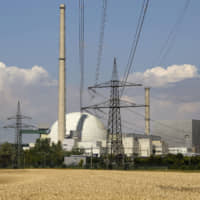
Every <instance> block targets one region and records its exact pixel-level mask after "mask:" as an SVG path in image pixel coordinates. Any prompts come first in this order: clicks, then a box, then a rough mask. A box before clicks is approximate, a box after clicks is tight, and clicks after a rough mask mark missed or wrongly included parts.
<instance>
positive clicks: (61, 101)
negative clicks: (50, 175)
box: [58, 4, 66, 143]
mask: <svg viewBox="0 0 200 200" xmlns="http://www.w3.org/2000/svg"><path fill="white" fill-rule="evenodd" d="M59 53H60V56H59V94H58V140H59V141H60V142H61V143H62V142H63V140H64V136H65V109H66V108H65V107H66V105H65V104H66V102H65V98H66V92H65V91H66V89H65V5H64V4H61V5H60V50H59Z"/></svg>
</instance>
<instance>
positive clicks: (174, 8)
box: [0, 0, 200, 85]
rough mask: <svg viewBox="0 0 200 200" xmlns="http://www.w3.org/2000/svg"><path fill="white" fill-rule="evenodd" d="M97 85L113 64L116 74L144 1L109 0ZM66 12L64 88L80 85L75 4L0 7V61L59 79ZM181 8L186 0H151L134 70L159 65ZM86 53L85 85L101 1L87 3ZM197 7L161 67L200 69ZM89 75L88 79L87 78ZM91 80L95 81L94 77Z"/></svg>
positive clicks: (90, 69) (94, 50)
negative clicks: (61, 11) (62, 7)
mask: <svg viewBox="0 0 200 200" xmlns="http://www.w3.org/2000/svg"><path fill="white" fill-rule="evenodd" d="M108 2H109V3H108V16H107V24H106V30H105V45H104V53H103V62H102V68H101V80H106V79H108V78H109V77H110V73H111V68H112V60H113V57H114V56H116V57H117V59H118V65H119V72H120V73H121V75H122V74H123V70H124V66H125V65H126V63H127V60H128V54H129V49H130V45H131V42H132V40H133V35H134V31H135V27H136V23H137V18H138V14H139V10H140V7H141V3H142V1H136V0H126V1H122V0H109V1H108ZM60 3H66V6H67V10H66V12H67V15H66V20H67V28H66V29H67V58H68V61H67V69H68V74H67V77H68V84H75V85H76V84H78V82H79V65H78V0H77V1H75V0H68V1H67V0H65V1H61V0H60V1H55V0H48V1H47V0H42V1H39V0H35V1H25V0H19V1H11V0H7V1H3V0H1V7H0V24H1V29H0V35H1V37H0V61H2V62H4V63H6V64H7V65H8V66H11V65H15V66H20V67H22V68H31V67H32V66H33V65H40V66H43V67H44V68H45V69H46V70H47V71H48V72H49V73H50V74H51V75H52V76H53V77H55V78H56V79H57V72H58V70H57V68H58V40H59V4H60ZM184 4H185V1H184V0H168V1H160V0H151V1H150V6H149V10H148V13H147V17H146V20H145V24H144V29H143V33H142V36H141V40H140V43H139V47H138V51H137V54H136V59H135V64H134V66H135V70H136V71H144V70H145V69H147V68H150V67H154V66H152V65H157V64H158V63H157V60H158V55H159V51H160V49H161V46H162V44H163V42H164V41H165V40H166V38H167V35H168V33H169V31H170V30H171V28H172V26H173V25H174V23H175V21H176V20H177V18H178V15H179V13H180V11H181V10H182V9H183V6H184ZM85 6H86V8H85V15H86V19H85V24H86V25H85V26H86V28H85V43H86V44H85V45H86V48H85V52H86V70H85V78H86V80H88V81H87V83H90V84H91V83H93V80H94V73H95V67H96V57H97V44H98V38H99V27H100V15H101V1H99V0H86V1H85ZM199 7H200V2H199V1H197V0H192V1H191V3H190V6H189V9H188V11H187V13H186V14H185V17H184V20H183V23H182V24H181V26H180V30H179V31H178V34H177V38H176V40H175V42H174V45H173V48H172V50H171V51H170V54H169V55H168V56H167V57H166V59H165V61H164V62H163V63H162V65H163V66H168V65H171V64H185V63H190V64H195V65H196V66H197V67H199V48H200V47H199V46H200V42H199V41H200V40H199V35H200V28H199V26H198V22H199V21H200V15H199V9H198V8H199ZM88 74H91V75H88ZM92 75H93V76H92Z"/></svg>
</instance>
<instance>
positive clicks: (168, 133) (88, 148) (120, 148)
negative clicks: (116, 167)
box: [18, 1, 200, 162]
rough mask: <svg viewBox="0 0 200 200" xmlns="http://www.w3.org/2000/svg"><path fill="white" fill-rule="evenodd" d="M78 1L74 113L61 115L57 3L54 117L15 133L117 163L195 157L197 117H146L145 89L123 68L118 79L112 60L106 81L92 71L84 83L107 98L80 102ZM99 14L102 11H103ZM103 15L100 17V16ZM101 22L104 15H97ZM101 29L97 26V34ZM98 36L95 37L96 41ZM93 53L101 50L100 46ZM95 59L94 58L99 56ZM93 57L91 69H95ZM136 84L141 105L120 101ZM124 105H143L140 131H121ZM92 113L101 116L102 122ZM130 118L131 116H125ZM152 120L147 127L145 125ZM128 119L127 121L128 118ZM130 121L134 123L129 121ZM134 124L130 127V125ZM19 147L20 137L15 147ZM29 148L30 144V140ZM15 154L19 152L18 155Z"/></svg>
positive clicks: (62, 48) (62, 64) (199, 144)
mask: <svg viewBox="0 0 200 200" xmlns="http://www.w3.org/2000/svg"><path fill="white" fill-rule="evenodd" d="M81 2H82V3H81V4H80V5H79V6H80V7H79V9H80V19H79V20H80V24H79V36H80V37H79V48H80V49H79V50H80V51H79V53H80V67H81V70H80V71H81V87H80V111H79V112H73V113H68V114H67V113H66V101H67V100H68V98H66V44H65V42H66V33H65V28H66V27H65V23H66V20H65V17H66V16H65V11H66V6H65V5H64V4H61V5H60V30H59V32H60V34H59V35H60V41H59V78H58V79H59V81H58V83H59V85H58V120H56V121H55V122H54V123H53V124H52V125H51V127H50V129H49V132H48V131H47V129H42V130H41V129H38V130H34V131H33V130H25V131H22V132H21V133H23V134H25V133H26V132H29V133H36V134H38V133H39V134H40V137H41V138H49V139H50V141H51V144H53V143H58V142H60V143H61V145H62V148H63V149H64V150H65V151H72V150H74V149H82V150H83V152H84V155H85V156H90V155H91V154H92V155H95V156H97V157H99V156H102V155H104V156H105V157H107V158H108V157H109V156H111V159H112V158H113V159H114V158H115V157H118V158H120V159H121V161H120V162H123V157H124V156H129V157H134V156H141V157H148V156H151V155H165V154H168V153H172V154H177V153H182V154H184V155H195V154H199V153H200V137H199V132H200V120H187V121H180V120H177V121H173V120H165V121H161V120H152V119H151V116H150V107H151V102H150V87H148V86H145V87H144V86H143V85H142V84H140V83H131V82H128V81H127V78H128V71H127V73H125V76H124V78H123V79H120V78H119V77H118V70H117V59H116V58H114V61H113V69H112V76H111V79H110V80H108V81H106V82H103V83H99V82H98V81H99V80H98V76H99V74H98V73H99V72H98V70H97V74H96V80H95V84H94V85H92V86H89V87H88V91H90V92H91V93H92V94H93V96H95V95H96V94H97V93H98V92H97V90H101V89H102V88H103V89H105V90H109V92H110V96H109V97H108V98H107V99H106V97H105V98H104V102H101V103H96V104H93V105H87V106H82V105H83V104H82V99H83V97H82V92H83V91H82V90H83V80H84V78H83V73H82V72H83V67H84V33H83V31H84V16H83V15H84V5H83V3H84V2H83V1H81ZM103 16H104V15H103ZM104 17H105V16H104ZM103 21H105V19H103ZM101 33H103V30H102V32H101ZM102 37H103V35H101V40H102ZM99 51H100V52H99V53H100V54H101V53H102V52H101V51H102V49H101V46H100V49H99ZM99 59H100V58H99ZM99 65H100V61H98V64H97V67H99ZM134 87H139V88H140V87H142V88H143V90H144V104H137V103H136V102H131V101H125V100H123V98H122V96H123V92H124V90H125V88H131V89H132V88H134ZM129 108H143V109H144V115H142V116H143V117H144V118H143V122H144V131H143V132H142V133H137V131H134V129H132V130H131V131H129V132H127V131H124V130H123V128H122V127H123V126H122V125H123V123H124V122H123V119H122V116H121V111H122V110H126V109H129ZM98 112H100V113H103V114H104V115H106V120H107V122H106V123H107V124H106V125H105V123H102V121H101V118H99V117H98V114H97V113H98ZM130 120H132V119H130ZM151 122H153V125H151ZM130 123H131V122H130ZM133 124H134V123H133ZM132 126H133V127H134V125H132ZM19 133H20V131H18V135H20V134H21V133H20V134H19ZM20 145H21V139H20V140H19V142H18V147H19V146H20ZM32 146H33V144H32ZM19 155H20V154H19Z"/></svg>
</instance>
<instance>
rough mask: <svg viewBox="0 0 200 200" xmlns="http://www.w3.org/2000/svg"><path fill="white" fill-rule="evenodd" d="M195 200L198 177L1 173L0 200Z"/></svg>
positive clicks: (97, 172)
mask: <svg viewBox="0 0 200 200" xmlns="http://www.w3.org/2000/svg"><path fill="white" fill-rule="evenodd" d="M9 199H12V200H32V199H33V200H46V199H49V200H54V199H55V200H61V199H66V200H78V199H79V200H96V199H98V200H100V199H102V200H111V199H112V200H131V199H133V200H142V199H143V200H165V199H170V200H175V199H177V200H187V199H188V200H189V199H191V200H195V199H198V200H199V199H200V173H183V172H150V171H106V170H105V171H103V170H71V169H28V170H0V200H9Z"/></svg>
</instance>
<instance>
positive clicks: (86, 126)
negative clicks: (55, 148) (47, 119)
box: [48, 112, 106, 143]
mask: <svg viewBox="0 0 200 200" xmlns="http://www.w3.org/2000/svg"><path fill="white" fill-rule="evenodd" d="M77 132H78V133H79V134H80V139H81V141H82V142H96V141H100V140H106V129H105V127H104V125H103V123H102V122H101V121H100V120H99V119H98V118H97V117H95V116H94V115H91V114H88V113H80V112H74V113H69V114H66V135H65V137H66V138H67V137H71V135H72V134H73V133H77ZM48 138H50V139H51V142H54V143H57V142H58V121H56V122H54V124H53V125H52V127H51V131H50V134H49V135H48Z"/></svg>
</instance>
